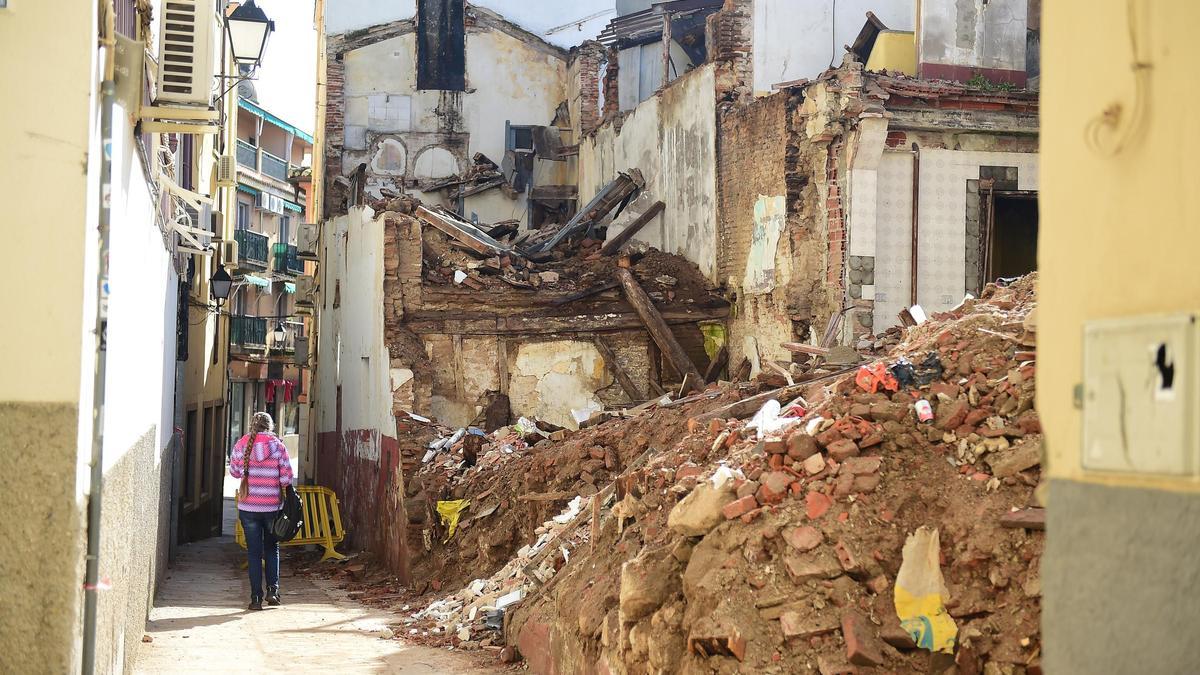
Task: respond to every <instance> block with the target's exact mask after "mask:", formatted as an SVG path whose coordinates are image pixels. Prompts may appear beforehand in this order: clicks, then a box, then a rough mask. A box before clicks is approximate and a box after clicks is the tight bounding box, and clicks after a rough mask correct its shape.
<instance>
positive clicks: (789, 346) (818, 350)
mask: <svg viewBox="0 0 1200 675" xmlns="http://www.w3.org/2000/svg"><path fill="white" fill-rule="evenodd" d="M779 346H780V347H783V348H784V349H786V350H788V351H789V352H792V353H793V354H811V355H813V356H829V350H828V349H825V348H824V347H814V346H812V345H806V344H804V343H802V342H780V343H779Z"/></svg>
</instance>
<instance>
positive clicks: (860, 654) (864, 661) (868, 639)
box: [842, 611, 883, 666]
mask: <svg viewBox="0 0 1200 675" xmlns="http://www.w3.org/2000/svg"><path fill="white" fill-rule="evenodd" d="M842 638H843V639H845V641H846V659H847V660H849V661H850V663H853V664H854V665H857V666H879V665H882V664H883V650H882V649H881V648H880V644H879V641H878V639H876V638H875V636H874V634H873V631H872V629H871V627H870V626H869V625H868V624H867V620H866V619H865V618H863V616H862V615H861V614H859V613H857V612H853V611H851V612H846V613H845V614H843V615H842Z"/></svg>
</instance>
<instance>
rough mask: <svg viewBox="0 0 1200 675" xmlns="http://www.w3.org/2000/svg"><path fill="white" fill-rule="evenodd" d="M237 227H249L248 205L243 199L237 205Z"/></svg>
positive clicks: (240, 228) (241, 228)
mask: <svg viewBox="0 0 1200 675" xmlns="http://www.w3.org/2000/svg"><path fill="white" fill-rule="evenodd" d="M237 229H239V230H248V229H250V205H249V204H247V203H246V202H243V201H239V202H238V205H237Z"/></svg>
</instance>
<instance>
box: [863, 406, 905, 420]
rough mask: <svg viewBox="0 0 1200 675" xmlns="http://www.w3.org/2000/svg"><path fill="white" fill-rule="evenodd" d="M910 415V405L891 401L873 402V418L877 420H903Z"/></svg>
mask: <svg viewBox="0 0 1200 675" xmlns="http://www.w3.org/2000/svg"><path fill="white" fill-rule="evenodd" d="M905 417H908V406H907V405H904V404H903V403H894V402H891V401H888V402H885V403H872V404H871V419H872V420H874V421H876V422H887V421H891V422H902V421H904V418H905Z"/></svg>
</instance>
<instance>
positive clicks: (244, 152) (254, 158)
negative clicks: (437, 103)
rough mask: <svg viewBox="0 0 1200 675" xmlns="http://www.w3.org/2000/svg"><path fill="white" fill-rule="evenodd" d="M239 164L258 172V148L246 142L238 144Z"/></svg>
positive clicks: (240, 141)
mask: <svg viewBox="0 0 1200 675" xmlns="http://www.w3.org/2000/svg"><path fill="white" fill-rule="evenodd" d="M237 163H238V164H241V165H242V166H245V167H249V168H251V169H254V170H255V171H258V148H257V147H256V146H253V145H250V144H249V143H247V142H246V141H242V140H239V141H238V142H237Z"/></svg>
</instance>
